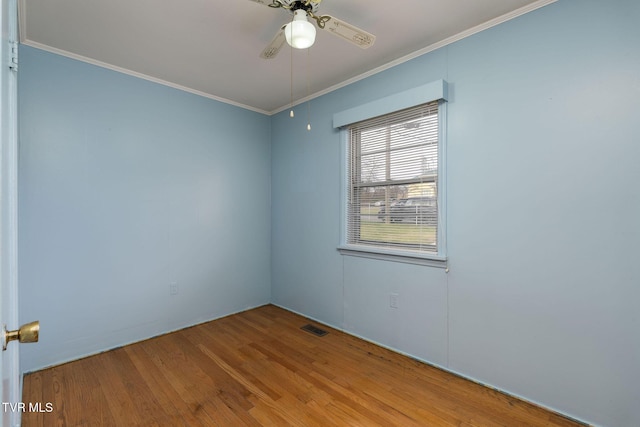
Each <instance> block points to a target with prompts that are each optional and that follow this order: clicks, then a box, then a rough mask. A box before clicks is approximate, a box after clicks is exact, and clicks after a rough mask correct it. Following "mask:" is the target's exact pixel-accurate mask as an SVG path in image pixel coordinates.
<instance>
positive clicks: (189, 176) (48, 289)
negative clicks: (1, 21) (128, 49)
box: [19, 46, 271, 371]
mask: <svg viewBox="0 0 640 427" xmlns="http://www.w3.org/2000/svg"><path fill="white" fill-rule="evenodd" d="M19 113H20V148H19V150H20V152H19V155H20V159H19V227H20V228H19V229H20V232H19V245H20V256H19V260H20V273H19V274H20V317H21V320H22V321H30V320H34V319H39V320H40V322H41V328H42V329H41V335H40V343H39V344H38V345H37V346H24V347H22V348H21V359H22V360H21V367H22V370H23V371H30V370H34V369H38V368H42V367H44V366H48V365H51V364H57V363H60V362H62V361H66V360H69V359H76V358H78V357H81V356H83V355H86V354H92V353H96V352H99V351H102V350H105V349H109V348H113V347H115V346H119V345H122V344H125V343H128V342H131V341H136V340H140V339H144V338H148V337H150V336H153V335H156V334H160V333H164V332H167V331H169V330H173V329H178V328H181V327H184V326H187V325H191V324H194V323H198V322H202V321H206V320H209V319H212V318H217V317H220V316H223V315H227V314H229V313H233V312H237V311H241V310H244V309H246V308H249V307H255V306H259V305H262V304H266V303H268V302H269V300H270V269H271V266H270V253H269V252H270V241H271V236H270V216H269V206H270V173H271V170H270V168H271V152H270V118H269V117H267V116H264V115H261V114H257V113H253V112H250V111H247V110H244V109H240V108H236V107H232V106H229V105H226V104H222V103H219V102H216V101H212V100H209V99H205V98H202V97H199V96H195V95H192V94H188V93H184V92H181V91H177V90H174V89H170V88H167V87H164V86H160V85H157V84H154V83H150V82H147V81H144V80H140V79H137V78H133V77H129V76H126V75H123V74H120V73H116V72H112V71H109V70H105V69H101V68H98V67H94V66H91V65H88V64H85V63H81V62H77V61H73V60H70V59H66V58H63V57H61V56H57V55H52V54H49V53H45V52H42V51H39V50H36V49H32V48H29V47H24V46H22V47H21V52H20V77H19ZM172 282H177V283H178V287H179V293H178V295H174V296H170V295H169V286H170V284H171V283H172Z"/></svg>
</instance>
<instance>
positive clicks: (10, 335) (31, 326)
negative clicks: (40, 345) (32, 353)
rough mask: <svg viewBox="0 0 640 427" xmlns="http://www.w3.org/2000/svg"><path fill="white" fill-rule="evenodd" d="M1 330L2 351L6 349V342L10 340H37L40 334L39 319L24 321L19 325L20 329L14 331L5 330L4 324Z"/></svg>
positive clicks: (25, 341)
mask: <svg viewBox="0 0 640 427" xmlns="http://www.w3.org/2000/svg"><path fill="white" fill-rule="evenodd" d="M2 329H3V331H2V338H3V339H2V351H4V350H6V349H7V344H9V343H10V342H11V341H15V340H18V341H20V342H24V343H27V342H38V338H39V336H40V321H39V320H36V321H35V322H31V323H26V324H24V325H22V326H20V329H16V330H15V331H7V325H5V326H4V327H3V328H2Z"/></svg>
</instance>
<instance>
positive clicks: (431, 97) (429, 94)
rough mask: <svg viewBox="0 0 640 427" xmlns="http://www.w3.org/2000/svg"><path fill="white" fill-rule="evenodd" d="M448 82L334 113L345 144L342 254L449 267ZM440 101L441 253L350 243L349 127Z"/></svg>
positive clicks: (439, 183) (342, 177) (343, 160)
mask: <svg viewBox="0 0 640 427" xmlns="http://www.w3.org/2000/svg"><path fill="white" fill-rule="evenodd" d="M446 97H447V83H446V82H445V81H444V80H439V81H436V82H432V83H430V84H427V85H424V86H421V87H418V88H415V89H412V90H409V91H405V92H401V93H398V94H396V95H392V96H389V97H385V98H382V99H379V100H377V101H374V102H372V103H369V104H364V105H362V106H359V107H356V108H353V109H350V110H346V111H344V112H341V113H336V114H335V115H334V127H335V128H339V129H340V143H341V159H340V161H341V165H342V167H341V195H340V206H341V221H340V244H339V246H338V248H337V249H338V251H339V252H340V253H341V254H342V255H348V256H358V257H364V258H372V259H378V260H386V261H395V262H404V263H410V264H419V265H427V266H432V267H439V268H445V269H446V268H447V240H446V234H447V233H446V229H447V227H446V218H447V215H446V206H447V203H446V198H447V188H446V145H447V144H446V139H447V137H446V129H447V126H446V124H447V101H446ZM434 101H438V177H437V180H436V183H437V188H438V192H437V204H438V227H437V231H436V232H437V242H438V243H437V252H418V251H413V250H409V249H400V248H385V247H380V246H374V245H366V244H361V243H356V244H353V243H348V241H347V239H348V236H347V224H348V214H349V212H348V210H349V209H348V202H347V200H348V192H349V191H350V183H349V167H350V165H349V160H348V159H349V149H350V144H349V133H350V131H349V128H348V126H349V125H351V124H353V123H357V122H359V121H362V120H367V119H370V118H374V117H377V116H382V115H387V114H391V113H394V112H396V111H400V110H403V109H406V108H411V107H415V106H418V105H421V104H427V103H430V102H434Z"/></svg>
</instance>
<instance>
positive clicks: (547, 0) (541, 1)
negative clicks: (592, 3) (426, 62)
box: [268, 0, 558, 115]
mask: <svg viewBox="0 0 640 427" xmlns="http://www.w3.org/2000/svg"><path fill="white" fill-rule="evenodd" d="M556 1H558V0H538V1H536V2H533V3H531V4H528V5H527V6H523V7H521V8H519V9H516V10H513V11H511V12H509V13H506V14H504V15H501V16H498V17H497V18H494V19H491V20H489V21H487V22H484V23H482V24H480V25H476V26H475V27H472V28H469V29H468V30H465V31H462V32H460V33H458V34H455V35H453V36H451V37H448V38H446V39H444V40H441V41H439V42H437V43H434V44H431V45H429V46H427V47H424V48H422V49H419V50H417V51H415V52H412V53H410V54H408V55H405V56H403V57H401V58H398V59H395V60H393V61H391V62H388V63H386V64H384V65H381V66H380V67H377V68H374V69H372V70H370V71H367V72H366V73H362V74H359V75H357V76H355V77H352V78H350V79H348V80H345V81H343V82H341V83H338V84H337V85H333V86H331V87H328V88H326V89H323V90H321V91H319V92H315V93H313V94H311V95H309V96H306V97H304V98H301V99H299V100H298V101H296V102H295V103H294V104H287V105H283V106H282V107H279V108H276V109H275V110H272V111H269V113H268V114H269V115H274V114H277V113H280V112H282V111H284V110H287V109H289V108H291V107H293V106H296V105H299V104H304V103H305V102H307V101H311V100H312V99H314V98H318V97H320V96H322V95H326V94H328V93H330V92H333V91H335V90H338V89H340V88H343V87H345V86H348V85H350V84H352V83H355V82H358V81H360V80H364V79H366V78H367V77H371V76H373V75H375V74H378V73H381V72H383V71H386V70H388V69H390V68H393V67H395V66H396V65H400V64H403V63H405V62H408V61H411V60H412V59H415V58H417V57H419V56H422V55H425V54H427V53H429V52H433V51H434V50H437V49H440V48H442V47H445V46H447V45H450V44H452V43H455V42H457V41H460V40H462V39H465V38H467V37H470V36H472V35H474V34H477V33H479V32H481V31H484V30H487V29H489V28H492V27H495V26H496V25H500V24H502V23H504V22H507V21H510V20H512V19H514V18H517V17H519V16H522V15H524V14H526V13H529V12H532V11H534V10H536V9H540V8H541V7H544V6H547V5H549V4H551V3H555V2H556Z"/></svg>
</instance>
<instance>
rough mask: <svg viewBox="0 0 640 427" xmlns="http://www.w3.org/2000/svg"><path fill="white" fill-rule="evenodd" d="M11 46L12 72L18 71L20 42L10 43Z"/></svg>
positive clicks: (10, 66) (10, 65)
mask: <svg viewBox="0 0 640 427" xmlns="http://www.w3.org/2000/svg"><path fill="white" fill-rule="evenodd" d="M9 44H10V45H11V47H10V49H11V52H10V55H11V57H10V58H9V69H10V70H12V71H18V42H17V41H14V42H9Z"/></svg>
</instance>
